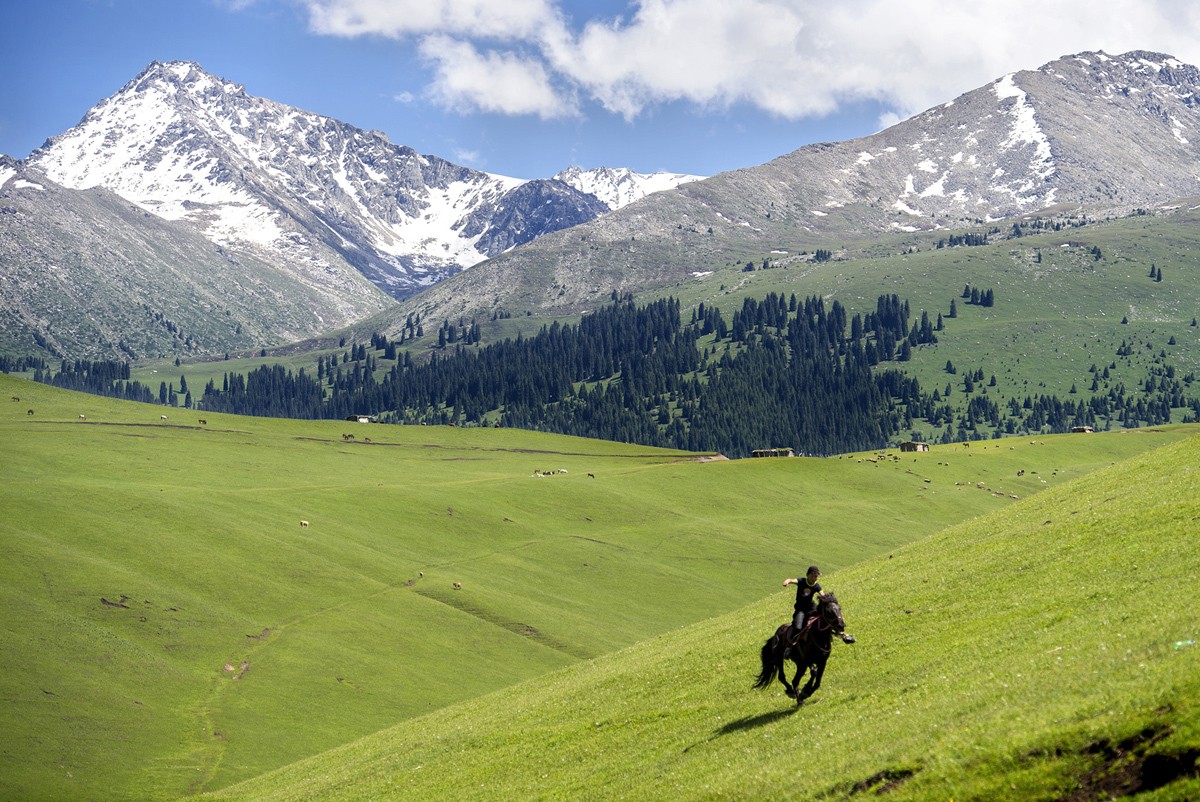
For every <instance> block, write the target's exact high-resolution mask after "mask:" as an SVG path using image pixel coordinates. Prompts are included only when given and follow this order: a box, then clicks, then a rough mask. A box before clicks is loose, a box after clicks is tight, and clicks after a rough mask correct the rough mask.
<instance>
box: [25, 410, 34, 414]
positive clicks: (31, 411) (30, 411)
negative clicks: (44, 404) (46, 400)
mask: <svg viewBox="0 0 1200 802" xmlns="http://www.w3.org/2000/svg"><path fill="white" fill-rule="evenodd" d="M25 414H27V415H32V414H33V410H32V409H31V410H29V412H27V413H25Z"/></svg>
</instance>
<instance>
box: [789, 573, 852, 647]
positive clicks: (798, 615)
mask: <svg viewBox="0 0 1200 802" xmlns="http://www.w3.org/2000/svg"><path fill="white" fill-rule="evenodd" d="M820 577H821V569H820V568H817V566H815V565H810V566H808V571H807V572H806V573H805V574H804V578H803V579H800V578H798V577H797V578H791V579H785V580H783V586H784V587H785V588H786V587H787V586H788V585H795V586H796V606H795V610H794V612H793V613H792V629H793V632H794V633H795V636H796V637H800V638H802V637H804V634H805V633H804V625H805V624H806V623H808V618H809V616H811V615H812V614H813V613H814V612H816V609H817V600H818V596H819V595H820V593H821V586H820V585H819V584H817V580H818V579H819V578H820ZM838 637H840V638H841V639H842V640H843V641H844V642H845V643H854V638H853V637H852V636H850V635H847V634H846V633H844V632H842V633H839V634H838Z"/></svg>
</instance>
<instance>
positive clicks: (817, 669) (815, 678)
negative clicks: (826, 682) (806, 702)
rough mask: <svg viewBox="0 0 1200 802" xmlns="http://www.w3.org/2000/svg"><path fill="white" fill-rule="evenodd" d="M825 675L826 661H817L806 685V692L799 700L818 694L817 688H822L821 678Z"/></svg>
mask: <svg viewBox="0 0 1200 802" xmlns="http://www.w3.org/2000/svg"><path fill="white" fill-rule="evenodd" d="M824 675H825V661H824V660H817V661H816V662H815V663H813V667H812V672H811V673H810V674H809V677H808V683H807V684H805V686H804V690H803V692H802V693H801V695H800V696H798V697H796V698H798V699H807V698H808V697H810V696H812V695H813V694H814V693H816V691H817V688H820V687H821V677H822V676H824Z"/></svg>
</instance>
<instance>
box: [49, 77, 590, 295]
mask: <svg viewBox="0 0 1200 802" xmlns="http://www.w3.org/2000/svg"><path fill="white" fill-rule="evenodd" d="M30 163H31V164H34V165H36V166H37V167H38V168H39V169H40V170H42V171H43V172H45V173H46V175H47V176H49V177H50V178H51V179H52V180H53V181H55V182H57V183H59V184H61V185H62V186H64V187H67V188H70V189H88V188H91V187H96V186H102V187H104V188H106V189H109V190H111V191H112V192H115V193H117V194H118V195H120V196H121V197H123V198H125V199H127V200H129V201H132V202H133V203H135V204H137V205H138V206H140V207H141V208H142V209H144V210H146V211H148V212H151V213H153V214H155V215H157V216H158V217H161V218H163V219H166V220H172V221H185V222H187V223H189V224H192V225H194V226H196V227H198V228H199V229H200V230H201V231H202V232H203V233H204V235H205V236H206V237H208V238H209V239H210V240H212V241H213V242H214V243H216V244H217V245H219V246H221V247H230V248H251V249H257V251H258V252H259V254H260V255H263V256H266V258H268V259H270V260H275V261H280V262H286V263H290V264H293V265H295V266H296V267H297V269H298V270H299V271H300V272H302V273H304V272H316V273H318V274H324V273H327V272H329V271H331V270H341V269H357V270H358V271H359V272H361V273H362V274H363V275H365V276H366V277H368V278H369V279H370V280H371V281H372V282H374V283H375V285H376V286H378V287H379V288H380V289H382V290H384V291H385V292H388V293H390V294H392V295H395V296H397V297H404V296H406V295H409V294H411V293H413V292H416V291H417V290H419V289H420V288H421V287H423V286H426V285H428V284H431V283H433V282H435V281H438V280H440V279H442V278H445V277H446V276H448V275H450V274H452V273H455V272H458V271H459V270H462V269H464V268H467V267H470V266H472V265H474V264H476V263H477V262H479V261H482V260H483V259H485V258H487V257H489V256H493V255H495V254H497V253H500V252H502V251H503V250H506V249H507V248H510V247H513V246H515V245H518V244H522V243H524V242H527V241H529V240H530V239H533V238H534V237H537V236H540V235H541V234H543V233H546V232H547V231H554V230H558V229H559V228H562V227H564V226H569V225H574V224H576V223H580V222H584V221H586V220H591V219H592V218H594V217H595V216H596V215H598V214H601V213H603V212H604V211H606V209H605V207H604V205H603V204H602V203H600V202H599V201H598V200H597V199H596V198H594V197H592V196H591V195H589V194H587V193H584V192H581V191H579V190H577V189H575V188H573V187H570V186H568V185H565V184H562V183H559V182H546V183H552V184H554V185H555V186H553V187H550V186H547V187H541V186H536V187H535V186H528V187H525V188H524V189H520V188H521V187H522V186H523V185H525V184H526V183H528V182H522V181H520V180H518V179H513V178H506V177H504V176H494V175H490V174H488V173H483V172H480V171H477V170H472V169H470V168H467V167H462V166H459V165H455V164H451V163H450V162H447V161H445V160H444V159H440V158H438V157H436V156H422V155H420V154H417V153H416V152H415V151H413V150H412V149H411V148H408V147H402V146H397V145H394V144H392V143H391V142H390V141H389V140H388V139H387V137H386V136H384V135H382V134H381V133H379V132H367V131H364V130H362V129H359V128H355V127H354V126H352V125H349V124H347V123H343V122H340V121H338V120H335V119H332V118H329V117H323V116H321V115H318V114H314V113H312V112H307V111H304V110H302V109H298V108H294V107H292V106H287V105H285V104H282V103H278V102H275V101H272V100H268V99H266V98H259V97H254V96H252V95H249V94H247V93H246V91H245V89H244V87H243V86H242V85H240V84H235V83H232V82H230V81H226V80H224V79H222V78H218V77H216V76H214V75H212V74H210V73H208V72H206V71H205V70H204V69H203V68H201V67H200V65H199V64H196V63H195V62H192V61H169V62H161V61H154V62H151V63H150V64H149V65H148V66H147V67H146V68H145V69H144V70H142V72H141V73H139V74H138V75H137V77H135V78H134V79H133V80H131V81H130V82H129V83H127V84H126V85H125V86H124V87H122V88H121V89H120V90H119V91H118V92H116V93H115V94H113V95H112V96H110V97H108V98H106V99H105V100H103V101H101V102H100V103H98V104H97V105H96V106H95V107H93V108H92V109H91V110H90V111H89V112H88V113H87V115H85V116H84V118H83V120H82V121H81V122H80V123H79V124H78V125H76V126H75V127H74V128H72V129H71V130H69V131H67V132H65V133H64V134H62V135H60V136H58V137H55V138H53V139H51V140H49V141H48V142H47V143H46V144H45V145H43V146H42V147H41V148H39V149H38V150H37V151H35V152H34V153H33V154H32V155H31V156H30ZM535 202H536V203H537V204H538V208H537V209H532V208H530V204H532V203H535ZM335 266H336V267H335Z"/></svg>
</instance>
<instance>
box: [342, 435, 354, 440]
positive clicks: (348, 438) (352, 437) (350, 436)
mask: <svg viewBox="0 0 1200 802" xmlns="http://www.w3.org/2000/svg"><path fill="white" fill-rule="evenodd" d="M342 439H343V440H353V439H354V435H352V434H343V435H342Z"/></svg>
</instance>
